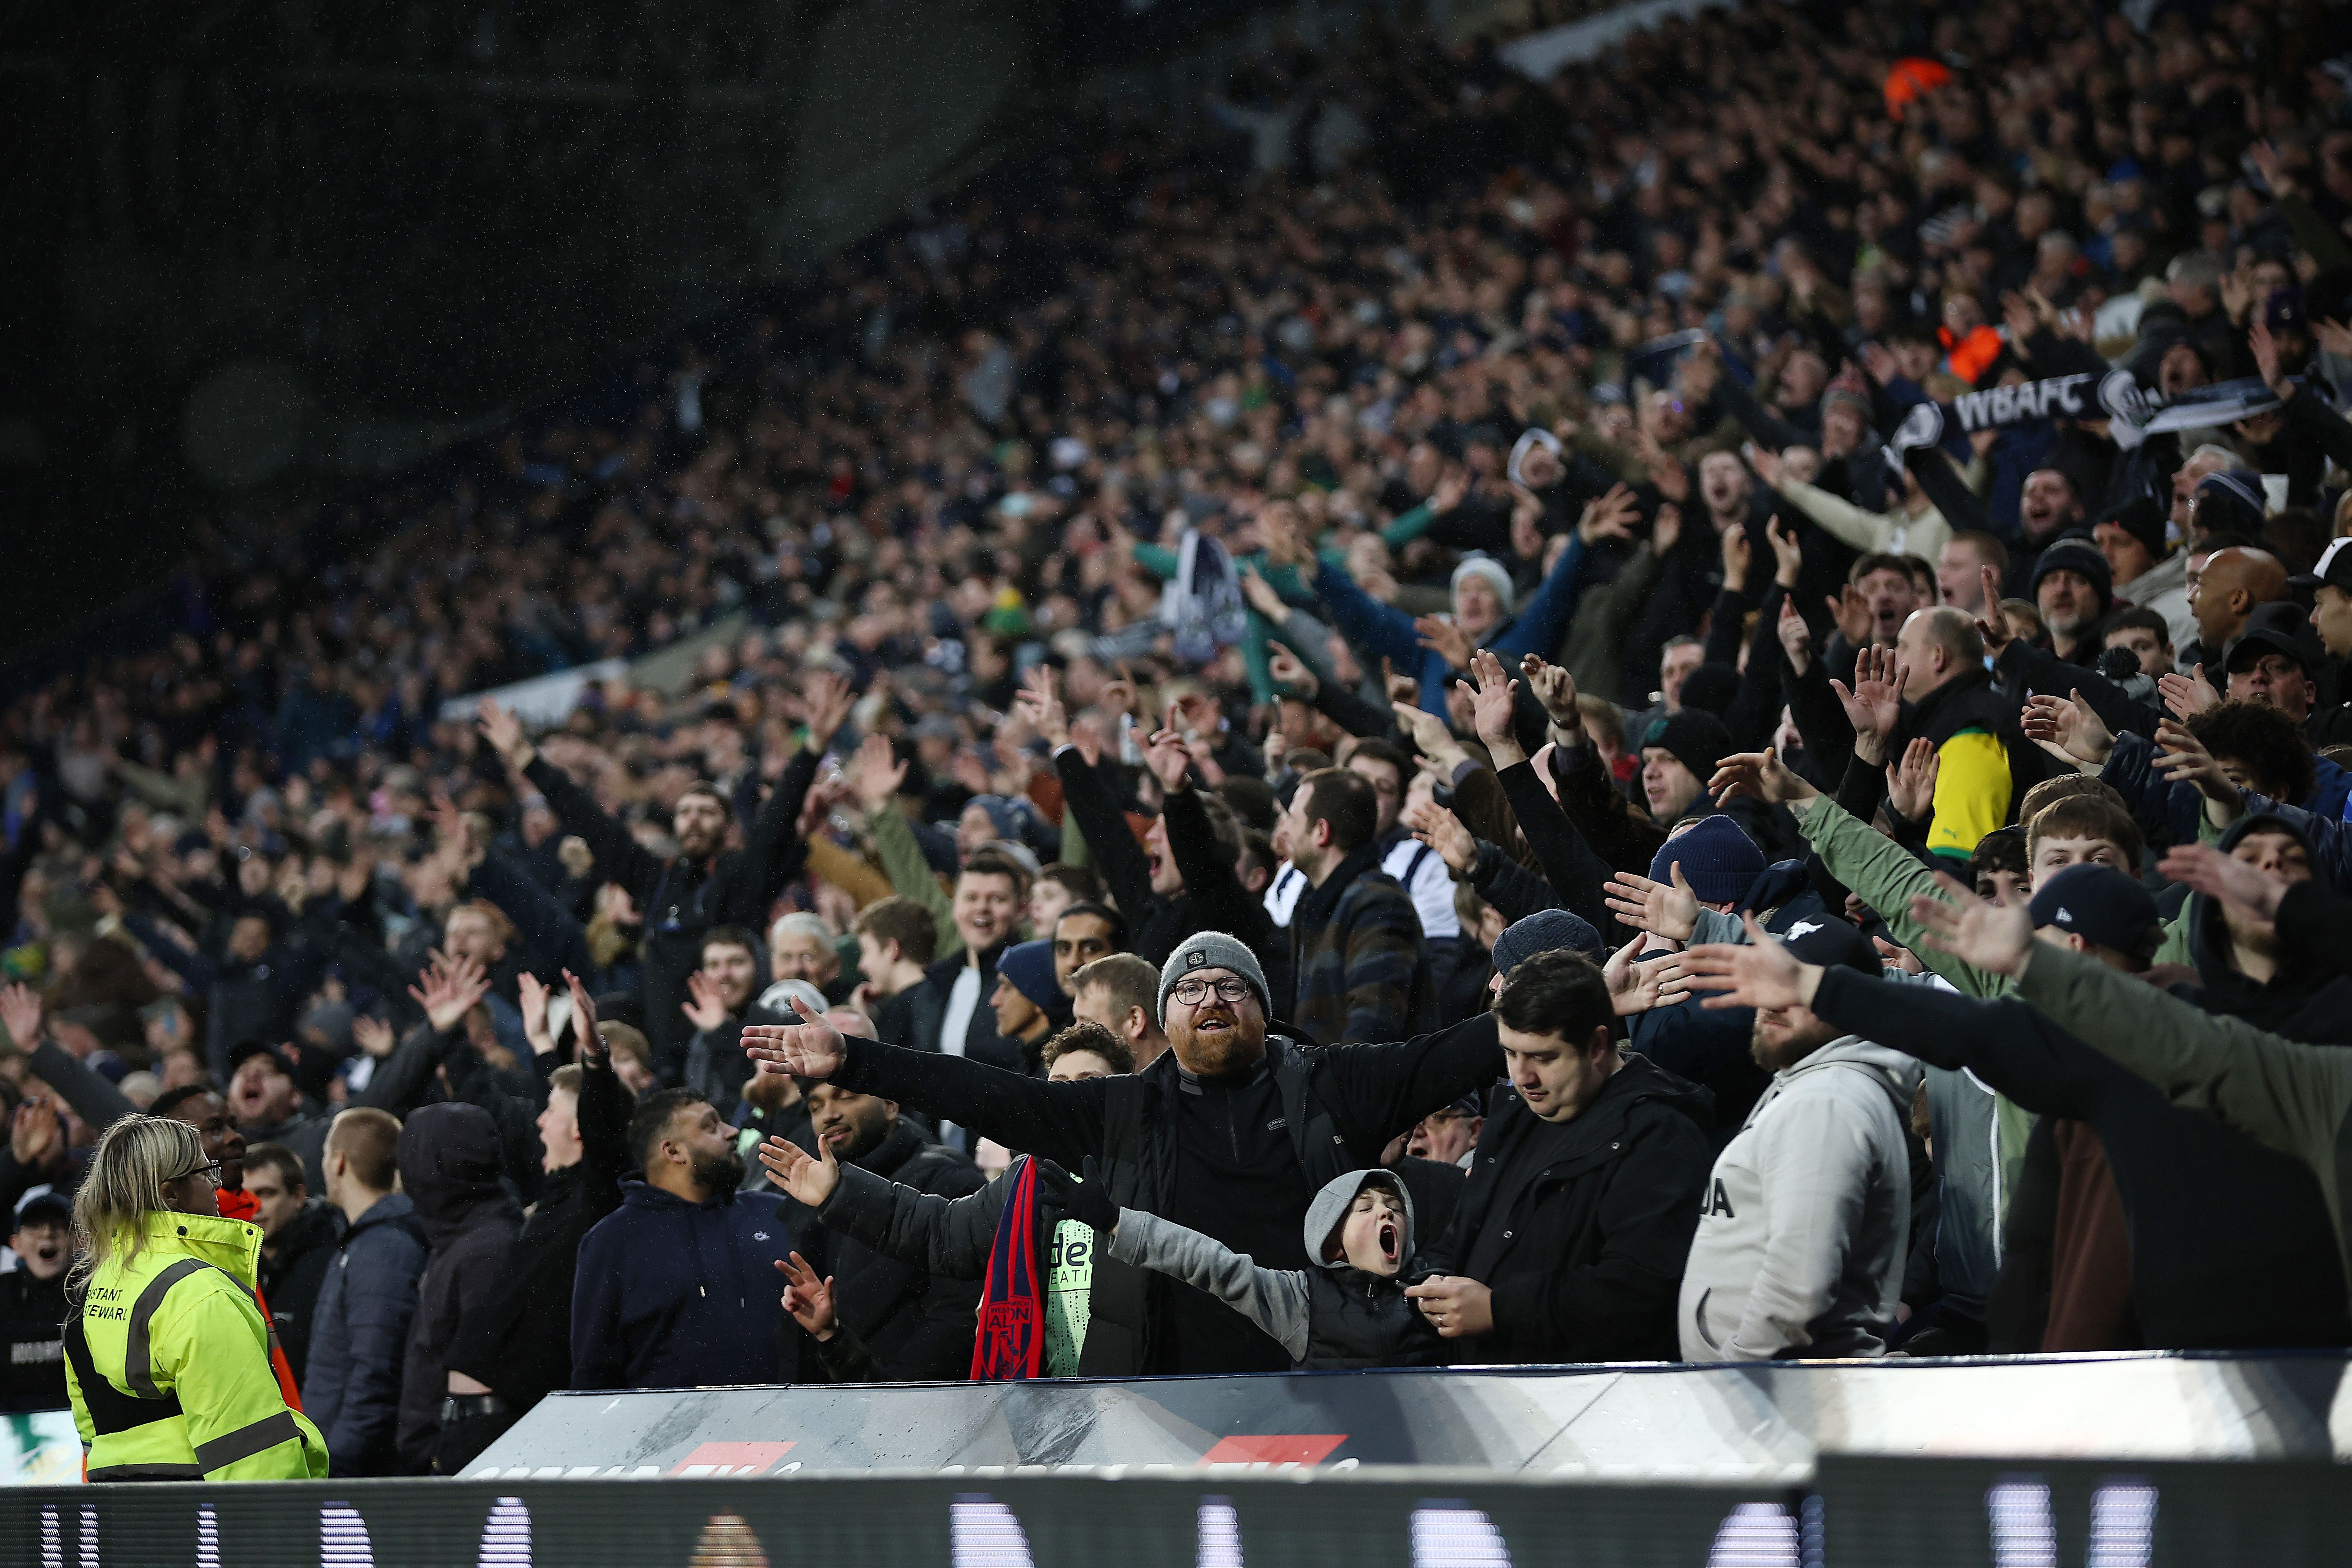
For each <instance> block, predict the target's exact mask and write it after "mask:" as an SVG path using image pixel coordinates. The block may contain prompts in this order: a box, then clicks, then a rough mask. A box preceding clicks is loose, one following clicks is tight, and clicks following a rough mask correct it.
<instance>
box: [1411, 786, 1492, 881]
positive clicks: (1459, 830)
mask: <svg viewBox="0 0 2352 1568" xmlns="http://www.w3.org/2000/svg"><path fill="white" fill-rule="evenodd" d="M1404 821H1405V826H1407V827H1410V828H1412V836H1413V837H1415V838H1418V839H1420V840H1421V841H1422V842H1423V844H1426V845H1428V846H1429V847H1431V848H1432V849H1434V850H1436V851H1437V858H1439V859H1441V860H1443V861H1444V862H1445V865H1446V868H1447V869H1449V870H1451V871H1453V872H1454V874H1455V875H1457V876H1463V877H1466V876H1468V875H1469V874H1470V872H1471V869H1472V868H1474V867H1475V866H1476V865H1477V864H1478V840H1477V839H1476V837H1474V836H1473V835H1472V834H1471V832H1470V830H1469V829H1468V828H1466V827H1465V826H1462V819H1461V818H1460V817H1458V816H1454V814H1453V813H1452V812H1450V811H1448V810H1446V809H1445V807H1444V806H1442V805H1438V804H1437V803H1436V802H1435V801H1433V800H1423V801H1415V802H1414V803H1413V804H1412V805H1410V806H1408V807H1407V808H1406V809H1405V814H1404Z"/></svg>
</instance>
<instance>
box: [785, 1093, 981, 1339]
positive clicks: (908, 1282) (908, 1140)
mask: <svg viewBox="0 0 2352 1568" xmlns="http://www.w3.org/2000/svg"><path fill="white" fill-rule="evenodd" d="M856 1163H857V1164H858V1165H859V1166H860V1167H861V1168H863V1169H865V1170H867V1171H870V1172H872V1173H874V1174H876V1175H877V1176H879V1177H881V1178H882V1179H883V1180H885V1181H887V1182H892V1183H895V1184H899V1185H902V1186H905V1187H908V1188H909V1189H911V1190H913V1191H915V1192H918V1193H927V1194H933V1195H935V1196H938V1197H943V1198H960V1197H962V1196H964V1195H965V1194H968V1193H976V1192H978V1191H980V1189H981V1188H982V1186H983V1185H985V1184H986V1178H985V1177H983V1176H982V1174H981V1173H980V1167H979V1166H977V1165H974V1164H973V1163H971V1160H969V1159H968V1158H966V1157H965V1156H964V1155H962V1154H961V1153H958V1152H956V1151H955V1150H953V1149H948V1148H943V1147H941V1146H940V1145H939V1144H937V1143H929V1142H925V1141H924V1139H923V1135H922V1133H921V1132H920V1131H919V1130H918V1129H917V1128H915V1127H914V1126H913V1125H911V1124H910V1123H908V1122H907V1121H900V1122H898V1124H897V1125H896V1126H895V1127H893V1128H892V1129H891V1130H890V1134H889V1136H888V1137H887V1138H885V1139H883V1141H882V1142H880V1143H879V1144H877V1145H876V1147H875V1148H874V1149H873V1150H871V1151H870V1152H867V1153H866V1155H864V1156H863V1157H862V1158H860V1159H859V1160H858V1161H856ZM812 1234H813V1237H815V1238H817V1239H820V1241H821V1253H820V1256H819V1257H817V1258H811V1259H810V1262H811V1263H812V1264H813V1265H814V1267H815V1268H816V1270H817V1272H818V1274H820V1275H823V1276H829V1277H831V1278H832V1279H833V1281H834V1310H835V1314H836V1315H837V1316H838V1318H839V1320H840V1321H841V1325H842V1327H844V1328H845V1329H847V1330H848V1331H850V1332H851V1333H852V1334H854V1335H856V1338H857V1340H858V1342H861V1343H862V1344H863V1345H864V1346H865V1347H866V1353H867V1354H868V1355H869V1356H871V1357H872V1358H873V1362H874V1370H875V1373H876V1374H877V1376H879V1377H881V1378H883V1379H887V1380H888V1381H892V1382H908V1383H911V1382H922V1381H946V1380H950V1379H957V1378H963V1377H968V1376H970V1375H971V1334H972V1325H973V1323H974V1321H976V1312H977V1309H978V1306H979V1302H980V1287H979V1285H978V1283H977V1277H976V1276H966V1277H963V1278H961V1279H950V1278H943V1277H939V1276H935V1275H933V1274H931V1273H929V1271H927V1270H925V1269H922V1268H915V1267H912V1266H910V1265H908V1264H905V1263H901V1262H899V1261H898V1259H897V1258H892V1257H890V1256H888V1255H887V1253H884V1252H881V1251H878V1250H877V1249H876V1248H873V1247H867V1246H866V1245H864V1244H863V1243H861V1242H859V1241H857V1240H856V1239H854V1238H853V1237H850V1236H848V1235H846V1234H844V1233H841V1232H838V1231H824V1230H821V1231H816V1232H813V1233H812ZM982 1256H983V1258H985V1254H983V1255H982Z"/></svg>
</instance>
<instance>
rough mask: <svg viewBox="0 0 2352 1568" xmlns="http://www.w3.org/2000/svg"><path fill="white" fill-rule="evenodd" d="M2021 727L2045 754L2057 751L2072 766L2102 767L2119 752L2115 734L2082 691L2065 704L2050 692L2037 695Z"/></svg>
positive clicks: (2030, 701) (2072, 694) (2028, 701)
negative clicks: (2050, 750) (2116, 750)
mask: <svg viewBox="0 0 2352 1568" xmlns="http://www.w3.org/2000/svg"><path fill="white" fill-rule="evenodd" d="M2018 723H2019V725H2020V727H2021V728H2022V729H2023V730H2024V731H2025V738H2026V739H2027V740H2029V741H2032V742H2035V743H2037V744H2039V745H2041V746H2042V747H2043V749H2045V750H2047V749H2049V748H2052V747H2055V748H2056V749H2057V751H2058V752H2059V754H2060V755H2062V756H2063V757H2064V758H2065V759H2066V760H2067V761H2068V762H2070V763H2090V764H2092V765H2093V766H2095V767H2096V766H2101V765H2104V764H2105V762H2106V760H2107V757H2108V755H2109V753H2111V752H2114V751H2115V749H2116V737H2115V735H2114V733H2113V732H2112V731H2109V730H2108V729H2107V726H2106V723H2105V721H2104V720H2102V719H2101V718H2100V717H2099V716H2098V714H2097V713H2096V712H2095V711H2094V710H2092V707H2091V705H2090V704H2089V703H2088V702H2085V701H2084V700H2083V694H2082V692H2080V691H2079V690H2076V691H2070V692H2068V693H2067V695H2066V698H2065V700H2063V701H2062V700H2059V699H2058V698H2055V697H2053V696H2050V695H2049V694H2048V693H2046V692H2036V693H2034V694H2033V695H2032V696H2031V697H2029V698H2027V699H2026V700H2025V711H2024V713H2023V714H2022V715H2021V717H2020V718H2019V720H2018Z"/></svg>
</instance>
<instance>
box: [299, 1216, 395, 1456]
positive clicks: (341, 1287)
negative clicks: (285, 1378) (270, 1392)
mask: <svg viewBox="0 0 2352 1568" xmlns="http://www.w3.org/2000/svg"><path fill="white" fill-rule="evenodd" d="M424 1272H425V1226H424V1225H423V1223H422V1222H421V1221H419V1220H418V1219H417V1217H416V1209H415V1205H412V1204H411V1203H410V1202H409V1201H408V1197H407V1194H404V1193H394V1194H391V1195H390V1196H389V1197H383V1198H378V1199H377V1200H376V1202H375V1204H374V1206H373V1207H371V1208H370V1209H369V1210H368V1211H367V1213H365V1214H363V1215H360V1217H359V1221H358V1223H357V1224H355V1225H353V1226H352V1228H351V1229H350V1230H348V1231H346V1232H344V1233H343V1242H342V1246H341V1247H339V1248H338V1249H337V1252H336V1257H335V1260H334V1262H333V1263H331V1264H330V1265H329V1266H328V1268H327V1282H326V1284H324V1285H323V1286H321V1287H320V1290H319V1305H318V1307H317V1309H316V1310H315V1312H314V1313H313V1315H312V1318H311V1323H310V1362H309V1364H308V1365H307V1366H306V1367H304V1369H303V1373H302V1405H303V1409H304V1413H305V1414H307V1415H309V1416H310V1419H311V1421H312V1422H313V1423H314V1424H316V1425H317V1426H318V1428H319V1431H320V1435H321V1436H324V1437H325V1438H326V1439H327V1458H328V1459H329V1462H330V1464H331V1471H330V1473H331V1474H332V1475H336V1476H393V1475H399V1474H400V1473H402V1466H401V1463H400V1458H399V1456H398V1454H397V1453H396V1452H395V1451H394V1437H395V1436H396V1435H397V1433H398V1429H399V1424H400V1378H401V1368H402V1363H403V1362H404V1353H403V1352H404V1348H405V1346H406V1345H407V1343H408V1329H409V1324H410V1322H411V1321H413V1320H414V1319H415V1316H416V1282H417V1279H419V1278H420V1277H421V1276H422V1275H423V1274H424Z"/></svg>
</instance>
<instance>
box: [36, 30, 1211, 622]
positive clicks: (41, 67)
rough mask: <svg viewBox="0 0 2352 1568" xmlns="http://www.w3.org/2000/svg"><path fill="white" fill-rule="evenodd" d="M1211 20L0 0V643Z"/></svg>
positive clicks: (680, 301)
mask: <svg viewBox="0 0 2352 1568" xmlns="http://www.w3.org/2000/svg"><path fill="white" fill-rule="evenodd" d="M1232 8H1233V5H1232V4H1230V3H1219V0H1160V4H1159V5H1156V6H1151V7H1148V8H1146V10H1145V11H1144V12H1142V13H1140V14H1139V16H1137V17H1136V19H1135V21H1134V22H1133V23H1132V24H1131V27H1132V30H1131V31H1130V30H1128V29H1129V27H1130V24H1129V22H1128V21H1126V20H1125V19H1124V17H1125V15H1126V14H1125V12H1124V11H1123V9H1122V6H1121V5H1119V4H1118V3H1116V0H1113V3H1110V4H1101V3H1098V0H987V3H985V4H982V3H979V0H804V3H803V0H789V3H788V0H642V3H636V0H563V3H562V4H556V3H553V0H337V3H335V4H327V3H325V0H268V4H262V3H257V0H175V3H173V4H169V5H166V4H161V3H156V0H130V3H127V4H115V5H42V6H36V5H21V4H20V5H14V6H8V7H0V149H5V157H0V345H5V359H0V543H4V544H5V557H0V558H5V561H6V563H7V565H8V569H9V585H10V588H11V590H12V593H11V600H12V602H11V605H10V607H9V609H10V613H9V614H8V615H7V616H0V668H5V666H7V665H9V664H10V663H11V662H13V661H16V660H18V659H20V658H22V657H23V656H24V655H26V653H27V652H28V651H29V650H33V649H37V648H42V647H50V646H52V645H54V644H55V643H56V642H57V641H58V638H59V637H61V636H62V635H63V634H66V633H68V631H70V630H72V629H73V628H75V627H77V626H84V627H87V626H89V625H91V624H92V622H93V621H94V619H95V617H96V616H98V613H99V612H100V611H101V610H105V609H107V608H108V607H110V606H120V605H122V604H125V603H129V602H136V601H137V600H138V599H140V598H142V596H152V595H153V594H154V592H155V591H156V589H157V586H158V585H159V584H161V583H162V582H163V580H164V579H165V578H166V576H167V575H168V574H169V573H170V571H171V569H172V567H173V565H174V563H177V562H180V561H182V560H184V559H186V558H187V557H188V556H189V554H190V553H191V552H192V551H194V550H197V549H200V548H217V547H218V543H219V541H220V539H221V538H222V537H224V536H227V535H233V534H234V533H235V532H236V530H237V529H238V528H239V526H240V525H242V524H247V523H250V522H251V521H253V520H256V519H258V518H265V517H277V516H283V515H285V514H286V513H288V512H289V511H303V510H309V509H312V508H315V507H316V506H317V505H318V504H319V503H320V501H321V500H323V499H325V498H327V497H329V496H331V495H333V494H335V493H337V492H338V491H339V490H343V489H349V488H350V487H352V485H354V484H359V483H364V482H365V481H366V479H368V478H369V477H370V476H373V475H379V474H384V473H389V472H392V471H394V470H396V469H398V468H402V467H404V466H405V465H407V464H410V463H413V462H415V460H417V459H418V458H422V457H423V456H425V455H426V454H428V453H430V452H432V451H434V450H435V449H436V448H439V447H444V446H446V444H447V443H448V442H449V441H450V440H452V439H453V438H456V437H462V436H463V435H465V434H467V433H469V432H472V431H476V430H481V429H486V428H488V427H490V426H494V425H496V424H497V423H498V422H499V420H500V419H501V418H503V417H506V416H510V415H512V414H513V413H515V412H517V411H519V410H520V409H522V408H524V407H527V406H529V405H531V404H532V403H533V402H535V401H537V400H539V399H541V398H543V397H545V396H547V395H551V394H553V393H556V392H560V391H562V390H563V389H565V388H567V387H571V386H575V385H577V384H581V383H583V382H585V381H589V380H592V379H593V378H596V377H598V376H599V375H601V374H606V373H608V372H610V371H611V370H612V369H613V367H614V365H615V363H616V360H617V358H618V356H620V355H622V354H623V353H625V352H626V351H627V350H628V349H630V348H631V347H632V346H633V345H639V344H644V343H646V342H650V341H652V340H654V339H656V338H658V337H660V336H662V335H663V334H665V333H667V332H668V331H675V330H676V329H677V328H678V327H679V326H681V325H682V324H684V323H688V322H690V321H694V320H695V319H697V318H698V317H699V316H701V315H702V314H704V313H706V312H708V311H709V310H713V309H714V308H716V307H718V306H719V305H720V304H721V303H723V302H724V301H725V300H729V299H730V298H733V297H736V296H738V295H740V293H741V292H742V291H743V290H744V289H746V288H748V287H750V286H752V285H755V284H761V283H771V282H778V281H789V280H790V279H792V278H793V276H794V275H795V273H796V272H797V270H798V269H800V268H803V267H805V266H806V265H807V264H808V263H809V262H811V261H813V260H814V259H816V258H821V257H822V256H824V255H825V254H827V253H828V252H830V251H831V250H833V249H835V248H837V247H839V246H841V245H842V244H845V243H846V242H848V241H850V240H852V239H854V238H856V237H858V236H859V235H861V234H864V233H866V232H869V231H870V230H872V229H873V228H875V227H876V226H878V225H879V224H881V223H884V222H887V221H888V220H889V219H890V218H892V217H895V216H899V215H901V214H903V213H906V212H907V211H908V210H909V209H910V207H912V206H914V205H917V204H919V201H920V200H921V198H922V196H923V195H924V193H926V192H935V191H942V190H947V189H952V188H953V187H954V186H955V185H957V184H961V183H962V181H963V180H965V179H967V178H968V177H969V176H970V175H971V174H972V173H973V172H975V171H977V170H979V169H982V168H985V167H987V166H989V165H990V164H992V163H995V162H997V161H999V160H1001V159H1002V158H1003V156H1005V155H1006V154H1007V153H1013V152H1017V151H1019V150H1020V149H1021V148H1022V147H1024V145H1031V144H1034V143H1035V142H1037V141H1038V140H1039V139H1040V138H1043V137H1048V136H1050V134H1051V132H1052V128H1053V125H1054V124H1055V120H1056V118H1057V116H1060V115H1062V114H1064V113H1065V112H1066V108H1067V103H1066V98H1065V92H1066V84H1067V83H1068V82H1070V81H1071V80H1072V79H1073V76H1072V72H1073V70H1074V69H1075V68H1076V61H1077V60H1078V58H1079V56H1080V54H1081V53H1083V55H1084V56H1085V57H1086V58H1088V59H1115V58H1119V57H1120V56H1121V55H1122V53H1125V54H1127V55H1129V56H1130V57H1131V56H1132V55H1133V54H1134V52H1135V51H1136V50H1138V49H1140V48H1143V47H1153V46H1155V45H1156V43H1157V42H1158V41H1159V40H1160V38H1161V37H1163V36H1164V35H1166V34H1167V33H1168V32H1169V31H1170V30H1171V28H1172V29H1173V30H1175V31H1179V32H1181V31H1182V30H1184V29H1185V28H1187V27H1190V26H1195V25H1196V24H1197V22H1198V21H1199V20H1200V19H1202V18H1206V17H1210V16H1215V15H1218V14H1220V13H1222V12H1225V11H1229V10H1231V9H1232ZM1147 23H1148V24H1149V31H1148V33H1147V31H1146V30H1145V24H1147Z"/></svg>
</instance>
